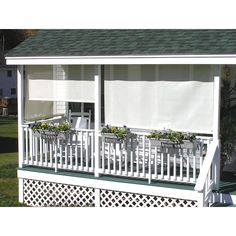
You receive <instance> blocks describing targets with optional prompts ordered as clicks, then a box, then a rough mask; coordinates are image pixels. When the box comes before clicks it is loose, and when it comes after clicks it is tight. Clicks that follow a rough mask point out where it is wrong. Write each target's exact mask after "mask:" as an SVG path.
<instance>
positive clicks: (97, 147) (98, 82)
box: [94, 65, 101, 177]
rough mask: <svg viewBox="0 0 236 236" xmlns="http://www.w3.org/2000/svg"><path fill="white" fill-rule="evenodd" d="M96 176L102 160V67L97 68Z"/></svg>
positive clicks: (95, 78) (95, 77)
mask: <svg viewBox="0 0 236 236" xmlns="http://www.w3.org/2000/svg"><path fill="white" fill-rule="evenodd" d="M94 80H95V81H94V82H95V86H94V87H95V91H94V93H95V119H94V120H95V121H94V123H95V124H94V130H95V176H96V177H99V171H98V168H99V159H100V141H99V140H100V137H99V132H100V129H101V65H97V66H96V67H95V76H94Z"/></svg>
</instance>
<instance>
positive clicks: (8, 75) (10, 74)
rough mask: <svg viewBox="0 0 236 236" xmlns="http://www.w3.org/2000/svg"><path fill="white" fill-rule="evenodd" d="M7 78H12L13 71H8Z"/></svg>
mask: <svg viewBox="0 0 236 236" xmlns="http://www.w3.org/2000/svg"><path fill="white" fill-rule="evenodd" d="M7 77H8V78H9V77H12V71H11V70H8V71H7Z"/></svg>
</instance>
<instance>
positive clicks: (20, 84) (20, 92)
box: [17, 65, 24, 203]
mask: <svg viewBox="0 0 236 236" xmlns="http://www.w3.org/2000/svg"><path fill="white" fill-rule="evenodd" d="M17 99H18V105H17V108H18V111H17V112H18V166H19V167H20V168H21V167H22V164H23V158H24V132H23V128H22V125H23V123H24V76H23V65H20V66H17ZM18 191H19V195H18V196H19V198H18V199H19V202H21V203H23V192H24V190H23V179H21V178H19V179H18Z"/></svg>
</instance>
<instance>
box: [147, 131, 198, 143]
mask: <svg viewBox="0 0 236 236" xmlns="http://www.w3.org/2000/svg"><path fill="white" fill-rule="evenodd" d="M147 138H154V139H169V140H170V141H172V142H178V143H181V142H183V140H189V141H191V142H193V141H194V140H195V139H196V136H195V134H192V133H183V132H177V131H173V130H170V129H169V130H163V131H156V130H154V131H152V132H151V133H150V134H149V135H147Z"/></svg>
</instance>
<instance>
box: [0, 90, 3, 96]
mask: <svg viewBox="0 0 236 236" xmlns="http://www.w3.org/2000/svg"><path fill="white" fill-rule="evenodd" d="M1 96H3V89H2V88H0V97H1Z"/></svg>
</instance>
